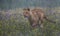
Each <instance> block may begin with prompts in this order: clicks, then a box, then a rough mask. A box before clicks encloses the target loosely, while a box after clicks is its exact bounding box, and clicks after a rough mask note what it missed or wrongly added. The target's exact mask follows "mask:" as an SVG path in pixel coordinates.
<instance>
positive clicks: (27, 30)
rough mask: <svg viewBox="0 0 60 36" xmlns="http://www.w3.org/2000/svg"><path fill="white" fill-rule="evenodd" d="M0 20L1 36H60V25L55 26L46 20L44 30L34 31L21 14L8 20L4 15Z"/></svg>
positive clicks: (37, 29)
mask: <svg viewBox="0 0 60 36" xmlns="http://www.w3.org/2000/svg"><path fill="white" fill-rule="evenodd" d="M1 15H2V19H1V20H0V36H60V24H57V23H56V24H53V23H50V22H48V21H46V20H45V22H44V28H43V29H42V28H40V27H36V28H35V29H33V28H32V27H31V26H30V24H29V22H28V20H26V19H25V18H24V17H23V16H18V15H19V14H16V15H15V16H14V15H11V16H10V18H9V19H6V18H8V17H6V16H5V15H4V14H2V13H1Z"/></svg>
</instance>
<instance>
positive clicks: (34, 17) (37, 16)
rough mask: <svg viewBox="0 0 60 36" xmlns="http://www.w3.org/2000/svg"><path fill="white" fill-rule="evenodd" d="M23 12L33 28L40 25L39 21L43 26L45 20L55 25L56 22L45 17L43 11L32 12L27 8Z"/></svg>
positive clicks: (35, 10) (34, 10) (33, 10)
mask: <svg viewBox="0 0 60 36" xmlns="http://www.w3.org/2000/svg"><path fill="white" fill-rule="evenodd" d="M23 11H24V12H23V15H24V17H26V18H28V20H29V22H30V24H31V26H33V27H34V26H37V25H38V24H39V21H41V24H42V23H43V20H44V19H46V20H48V21H49V22H53V23H55V22H54V21H51V20H49V19H48V18H47V17H46V16H45V14H44V11H43V10H42V9H36V8H35V9H32V10H30V9H29V8H26V9H23ZM42 27H43V26H42Z"/></svg>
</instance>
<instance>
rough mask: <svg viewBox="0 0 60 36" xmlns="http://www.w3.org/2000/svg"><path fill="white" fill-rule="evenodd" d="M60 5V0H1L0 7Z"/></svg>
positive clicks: (50, 6)
mask: <svg viewBox="0 0 60 36" xmlns="http://www.w3.org/2000/svg"><path fill="white" fill-rule="evenodd" d="M32 6H33V7H36V6H39V7H49V8H53V7H59V6H60V0H0V9H5V10H6V9H14V8H23V7H32Z"/></svg>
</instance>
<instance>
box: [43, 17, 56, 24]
mask: <svg viewBox="0 0 60 36" xmlns="http://www.w3.org/2000/svg"><path fill="white" fill-rule="evenodd" d="M44 18H45V19H46V20H47V21H49V22H52V23H56V22H55V21H52V20H50V19H48V17H46V16H45V17H44Z"/></svg>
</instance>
